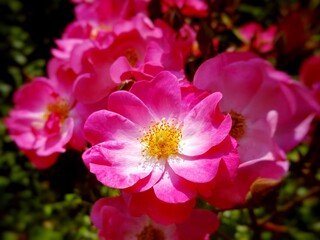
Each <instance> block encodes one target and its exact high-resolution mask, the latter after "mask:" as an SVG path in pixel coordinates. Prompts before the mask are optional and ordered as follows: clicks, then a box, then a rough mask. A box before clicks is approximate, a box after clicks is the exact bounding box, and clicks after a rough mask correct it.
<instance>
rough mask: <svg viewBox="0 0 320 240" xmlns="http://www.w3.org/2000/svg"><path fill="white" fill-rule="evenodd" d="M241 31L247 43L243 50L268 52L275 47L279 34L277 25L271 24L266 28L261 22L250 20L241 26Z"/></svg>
mask: <svg viewBox="0 0 320 240" xmlns="http://www.w3.org/2000/svg"><path fill="white" fill-rule="evenodd" d="M239 32H240V35H241V38H242V39H243V41H244V43H245V44H246V46H243V47H242V48H241V50H244V51H248V50H251V51H257V52H259V53H268V52H270V51H272V50H273V49H274V43H275V38H276V34H277V27H276V26H275V25H270V26H269V27H268V28H267V29H265V30H264V29H263V28H262V26H261V25H260V24H258V23H255V22H250V23H247V24H245V25H243V26H241V27H240V28H239Z"/></svg>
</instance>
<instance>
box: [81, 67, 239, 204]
mask: <svg viewBox="0 0 320 240" xmlns="http://www.w3.org/2000/svg"><path fill="white" fill-rule="evenodd" d="M221 97H222V96H221V94H220V93H213V94H211V95H209V96H208V97H206V98H204V99H203V100H202V101H200V102H199V103H198V104H196V105H195V106H194V107H193V108H192V109H190V110H188V111H182V110H184V106H185V105H184V104H182V102H181V90H180V87H179V84H178V80H177V78H176V77H175V76H174V75H172V74H170V73H169V72H161V73H159V74H158V75H157V76H156V77H155V78H154V79H153V80H151V81H140V82H137V83H135V84H134V85H133V86H132V88H131V90H130V91H129V92H127V91H118V92H114V93H112V94H111V95H110V97H109V100H108V110H102V111H98V112H95V113H93V114H92V115H91V116H90V117H89V118H88V120H87V121H86V124H85V128H84V131H85V135H86V137H87V139H88V141H89V142H90V143H91V144H92V145H93V146H92V147H91V148H89V149H88V150H87V151H86V152H85V153H84V154H83V159H84V162H85V164H86V165H87V166H88V168H89V169H90V171H91V172H92V173H94V174H96V176H97V178H98V180H99V181H101V182H102V183H103V184H105V185H107V186H110V187H113V188H118V189H124V190H125V191H127V192H143V191H146V190H148V189H151V188H153V190H154V193H155V195H156V196H157V198H159V199H160V200H162V201H164V202H168V203H183V202H186V201H189V200H190V199H193V198H195V196H196V194H197V189H198V187H200V186H201V187H203V186H204V185H205V184H206V183H209V182H210V181H212V180H213V179H214V178H215V176H216V174H217V171H218V169H219V166H220V165H224V166H225V168H226V169H227V170H226V172H227V173H228V171H229V170H228V169H234V168H236V167H237V166H238V157H237V155H235V156H232V157H230V153H233V152H234V149H235V142H234V141H233V140H232V138H230V137H229V135H228V133H229V131H230V128H231V118H230V116H224V115H223V114H222V113H221V112H220V111H219V108H218V103H219V101H220V99H221ZM230 171H231V170H230ZM232 175H233V173H232V174H231V173H230V177H232Z"/></svg>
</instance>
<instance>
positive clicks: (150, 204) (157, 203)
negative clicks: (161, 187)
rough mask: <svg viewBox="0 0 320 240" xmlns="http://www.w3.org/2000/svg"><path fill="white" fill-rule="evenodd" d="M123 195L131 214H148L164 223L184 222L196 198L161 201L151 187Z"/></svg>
mask: <svg viewBox="0 0 320 240" xmlns="http://www.w3.org/2000/svg"><path fill="white" fill-rule="evenodd" d="M123 196H125V199H126V202H127V205H128V209H129V211H130V213H131V214H132V216H141V215H148V217H150V218H151V219H152V220H153V221H155V222H157V223H161V224H165V225H168V224H173V223H182V222H184V221H185V220H186V219H187V218H188V217H189V216H190V214H191V212H192V210H193V208H194V207H195V205H196V199H191V200H189V201H187V202H183V203H174V204H172V203H167V202H163V201H161V200H159V199H158V198H157V196H156V195H155V193H154V191H153V189H152V188H151V189H149V190H147V191H144V192H138V193H123ZM142 202H143V204H141V203H142Z"/></svg>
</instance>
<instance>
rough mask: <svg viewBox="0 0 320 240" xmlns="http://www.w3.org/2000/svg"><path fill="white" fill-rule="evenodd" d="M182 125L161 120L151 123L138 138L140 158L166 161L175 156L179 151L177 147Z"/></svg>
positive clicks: (173, 121) (172, 121)
mask: <svg viewBox="0 0 320 240" xmlns="http://www.w3.org/2000/svg"><path fill="white" fill-rule="evenodd" d="M181 128H182V125H181V124H180V125H178V121H176V120H174V119H173V120H171V121H170V122H168V121H167V120H166V119H164V118H163V119H162V120H161V121H160V122H151V124H150V126H149V129H148V130H147V131H143V133H142V136H141V137H140V138H138V140H139V141H140V143H141V145H142V148H143V149H142V156H144V157H145V158H147V159H149V158H156V159H158V160H160V159H168V157H170V156H174V155H177V154H178V153H179V151H180V150H181V149H180V147H179V143H180V140H181V138H182V130H181Z"/></svg>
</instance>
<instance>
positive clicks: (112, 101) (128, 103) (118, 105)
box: [108, 91, 152, 127]
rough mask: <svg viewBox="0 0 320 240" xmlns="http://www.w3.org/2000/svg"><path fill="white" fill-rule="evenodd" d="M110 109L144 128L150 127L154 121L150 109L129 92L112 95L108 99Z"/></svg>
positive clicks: (118, 92)
mask: <svg viewBox="0 0 320 240" xmlns="http://www.w3.org/2000/svg"><path fill="white" fill-rule="evenodd" d="M108 109H109V110H110V111H113V112H116V113H118V114H120V115H122V116H124V117H125V118H127V119H129V120H131V121H132V122H134V123H136V124H138V125H140V126H143V127H145V126H148V125H149V124H150V121H151V119H152V116H151V113H150V111H149V109H148V107H147V106H146V105H145V104H144V103H143V102H142V101H141V100H140V99H139V98H138V97H137V96H135V95H134V94H132V93H130V92H128V91H117V92H114V93H112V94H111V95H110V97H109V99H108Z"/></svg>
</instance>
